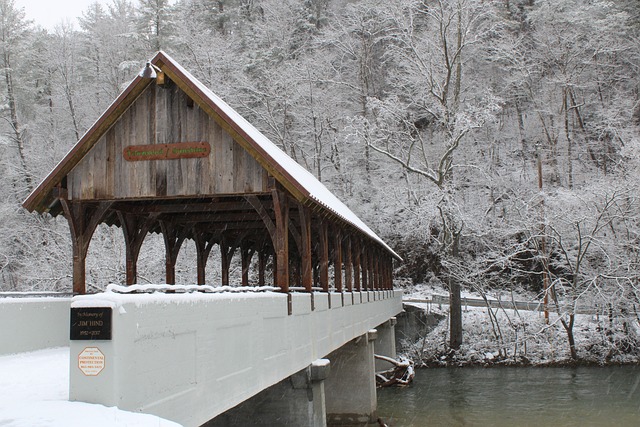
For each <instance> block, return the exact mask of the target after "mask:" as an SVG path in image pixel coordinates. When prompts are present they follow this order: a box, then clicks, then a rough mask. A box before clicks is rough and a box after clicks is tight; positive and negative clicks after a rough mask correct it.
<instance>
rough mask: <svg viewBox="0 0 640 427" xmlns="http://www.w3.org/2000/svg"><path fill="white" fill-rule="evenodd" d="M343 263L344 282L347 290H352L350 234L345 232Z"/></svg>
mask: <svg viewBox="0 0 640 427" xmlns="http://www.w3.org/2000/svg"><path fill="white" fill-rule="evenodd" d="M344 243H345V254H346V258H345V260H344V261H345V265H344V283H345V286H346V287H347V292H353V256H352V253H351V235H350V234H347V236H346V238H345V241H344Z"/></svg>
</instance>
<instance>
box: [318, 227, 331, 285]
mask: <svg viewBox="0 0 640 427" xmlns="http://www.w3.org/2000/svg"><path fill="white" fill-rule="evenodd" d="M318 243H319V246H320V265H319V269H320V274H319V276H320V287H321V288H322V292H329V226H328V225H327V222H326V221H325V220H324V219H322V220H320V239H319V240H318Z"/></svg>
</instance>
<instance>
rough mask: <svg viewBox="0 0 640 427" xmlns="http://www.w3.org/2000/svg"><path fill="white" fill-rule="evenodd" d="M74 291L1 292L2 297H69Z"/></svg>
mask: <svg viewBox="0 0 640 427" xmlns="http://www.w3.org/2000/svg"><path fill="white" fill-rule="evenodd" d="M72 296H73V293H72V292H54V291H26V292H0V298H44V297H53V298H69V297H72Z"/></svg>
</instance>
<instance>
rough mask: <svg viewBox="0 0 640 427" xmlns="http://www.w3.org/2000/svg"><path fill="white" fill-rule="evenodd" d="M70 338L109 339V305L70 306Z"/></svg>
mask: <svg viewBox="0 0 640 427" xmlns="http://www.w3.org/2000/svg"><path fill="white" fill-rule="evenodd" d="M71 339H72V340H110V339H111V308H110V307H72V308H71Z"/></svg>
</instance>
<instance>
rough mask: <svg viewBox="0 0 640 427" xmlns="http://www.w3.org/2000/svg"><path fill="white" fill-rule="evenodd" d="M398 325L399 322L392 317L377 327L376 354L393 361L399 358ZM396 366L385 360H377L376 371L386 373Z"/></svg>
mask: <svg viewBox="0 0 640 427" xmlns="http://www.w3.org/2000/svg"><path fill="white" fill-rule="evenodd" d="M396 323H398V321H397V320H396V318H395V317H392V318H391V319H389V320H388V321H386V322H384V323H383V324H381V325H379V326H377V327H376V330H377V331H378V339H376V345H375V352H376V353H375V354H379V355H381V356H387V357H390V358H392V359H395V358H396V357H397V353H396V328H395V326H396ZM393 367H394V365H393V364H392V363H389V362H387V361H385V360H380V359H376V371H377V372H379V371H385V370H387V369H391V368H393Z"/></svg>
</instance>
